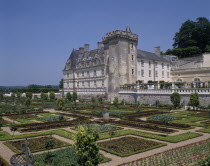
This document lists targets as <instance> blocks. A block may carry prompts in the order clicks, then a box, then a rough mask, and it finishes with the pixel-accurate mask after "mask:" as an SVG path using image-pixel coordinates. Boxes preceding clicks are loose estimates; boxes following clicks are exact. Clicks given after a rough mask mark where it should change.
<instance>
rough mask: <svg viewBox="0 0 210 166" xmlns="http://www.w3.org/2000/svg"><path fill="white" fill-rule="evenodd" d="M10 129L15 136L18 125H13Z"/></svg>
mask: <svg viewBox="0 0 210 166" xmlns="http://www.w3.org/2000/svg"><path fill="white" fill-rule="evenodd" d="M10 130H11V131H12V132H13V136H14V133H15V132H16V131H17V127H16V126H11V127H10Z"/></svg>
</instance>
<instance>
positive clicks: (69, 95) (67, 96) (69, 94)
mask: <svg viewBox="0 0 210 166" xmlns="http://www.w3.org/2000/svg"><path fill="white" fill-rule="evenodd" d="M66 98H67V100H68V101H71V100H72V95H71V93H70V92H68V93H67V94H66Z"/></svg>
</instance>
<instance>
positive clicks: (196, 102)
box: [189, 93, 199, 107]
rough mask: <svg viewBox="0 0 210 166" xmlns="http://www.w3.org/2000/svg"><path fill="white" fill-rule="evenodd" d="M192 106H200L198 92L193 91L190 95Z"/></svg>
mask: <svg viewBox="0 0 210 166" xmlns="http://www.w3.org/2000/svg"><path fill="white" fill-rule="evenodd" d="M189 104H190V106H192V107H197V106H199V96H198V94H197V93H191V95H190V103H189Z"/></svg>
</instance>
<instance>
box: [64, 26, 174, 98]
mask: <svg viewBox="0 0 210 166" xmlns="http://www.w3.org/2000/svg"><path fill="white" fill-rule="evenodd" d="M137 45H138V35H136V34H133V33H132V32H131V30H130V28H129V27H127V28H126V30H125V31H122V30H115V31H113V32H109V33H107V34H106V36H105V37H103V39H102V42H98V47H97V49H94V50H90V49H89V44H85V45H84V48H83V47H81V48H79V49H73V51H72V53H71V55H70V57H69V59H68V60H67V62H66V65H65V68H64V70H63V79H64V89H63V92H64V95H65V94H66V93H67V92H73V91H77V93H78V95H79V96H81V97H91V96H97V95H98V96H99V95H100V96H106V97H107V98H110V99H113V97H114V96H117V95H118V92H119V89H120V86H121V85H124V84H132V83H136V82H137V81H141V82H144V83H147V82H148V81H165V82H169V81H171V80H170V68H171V65H170V62H169V61H168V60H166V59H165V58H163V57H162V56H161V55H160V48H159V47H156V48H155V53H151V52H147V51H143V50H139V49H137Z"/></svg>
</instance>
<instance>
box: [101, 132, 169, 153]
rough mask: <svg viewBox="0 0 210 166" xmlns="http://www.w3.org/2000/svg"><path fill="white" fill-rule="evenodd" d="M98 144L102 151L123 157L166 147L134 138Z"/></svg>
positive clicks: (127, 137) (128, 137)
mask: <svg viewBox="0 0 210 166" xmlns="http://www.w3.org/2000/svg"><path fill="white" fill-rule="evenodd" d="M98 144H99V146H100V148H101V149H103V150H105V151H107V152H109V153H113V154H115V155H118V156H121V157H124V156H130V155H132V154H135V153H140V152H144V151H148V150H151V149H154V148H158V147H161V146H164V145H166V144H162V143H158V142H154V141H149V140H146V139H142V138H137V137H132V136H126V137H122V138H117V139H113V140H109V141H104V142H100V143H98Z"/></svg>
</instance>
